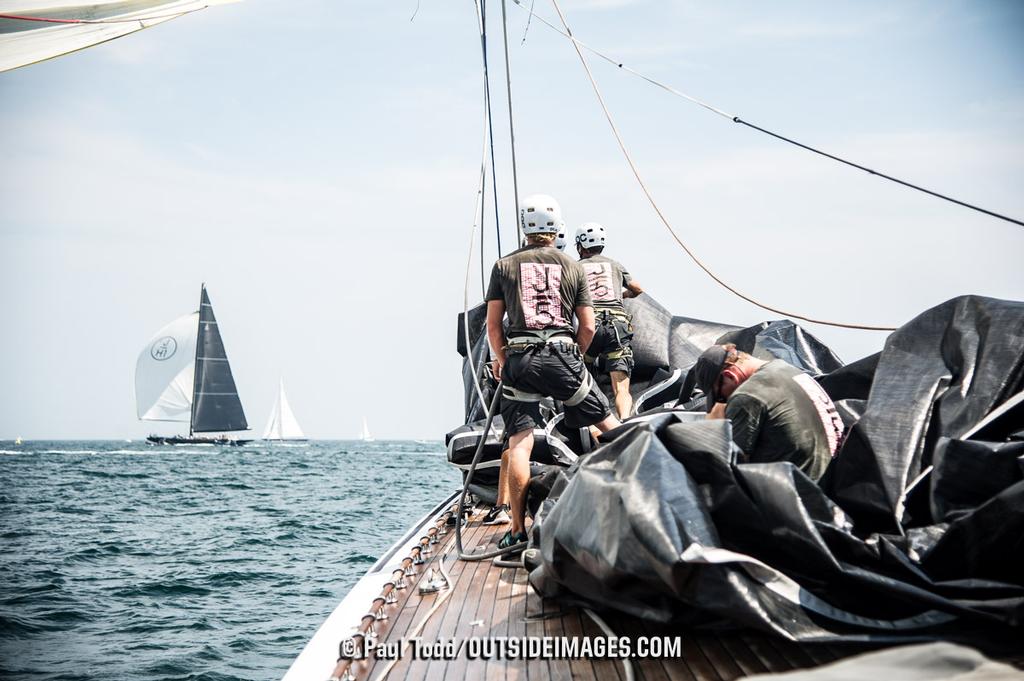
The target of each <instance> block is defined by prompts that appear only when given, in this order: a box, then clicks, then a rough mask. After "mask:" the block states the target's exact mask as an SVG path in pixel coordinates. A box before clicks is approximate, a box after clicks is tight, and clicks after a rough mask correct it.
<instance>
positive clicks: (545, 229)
mask: <svg viewBox="0 0 1024 681" xmlns="http://www.w3.org/2000/svg"><path fill="white" fill-rule="evenodd" d="M519 224H520V225H522V227H523V234H554V233H556V232H558V226H559V225H560V224H562V209H561V208H560V207H559V206H558V201H555V200H554V199H553V198H551V197H550V196H548V195H547V194H533V195H532V196H527V197H526V198H525V199H523V200H522V202H520V204H519Z"/></svg>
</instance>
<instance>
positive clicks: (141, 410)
mask: <svg viewBox="0 0 1024 681" xmlns="http://www.w3.org/2000/svg"><path fill="white" fill-rule="evenodd" d="M198 335H199V313H198V312H193V313H192V314H187V315H185V316H183V317H179V318H178V319H175V320H174V321H173V322H171V323H170V324H168V325H167V326H165V327H164V328H162V329H160V330H159V331H157V332H156V335H155V336H153V338H151V339H150V341H149V342H148V343H146V347H144V348H143V349H142V352H140V353H139V359H138V360H137V361H136V362H135V409H136V411H137V412H138V415H139V418H140V419H142V420H143V421H184V422H185V423H188V422H189V421H190V420H191V418H192V392H193V387H192V386H193V383H194V382H195V371H196V338H197V337H198Z"/></svg>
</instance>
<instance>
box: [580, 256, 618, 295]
mask: <svg viewBox="0 0 1024 681" xmlns="http://www.w3.org/2000/svg"><path fill="white" fill-rule="evenodd" d="M583 271H584V272H586V273H587V286H588V287H590V297H591V298H593V299H594V302H595V303H610V302H612V301H614V300H615V299H616V298H615V285H614V284H613V283H612V264H611V263H609V262H585V263H583Z"/></svg>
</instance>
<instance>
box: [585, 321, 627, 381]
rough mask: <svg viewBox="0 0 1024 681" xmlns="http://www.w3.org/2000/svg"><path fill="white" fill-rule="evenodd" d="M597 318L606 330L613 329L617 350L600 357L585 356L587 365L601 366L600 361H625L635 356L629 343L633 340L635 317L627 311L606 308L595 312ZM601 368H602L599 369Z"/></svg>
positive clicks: (604, 353) (602, 354)
mask: <svg viewBox="0 0 1024 681" xmlns="http://www.w3.org/2000/svg"><path fill="white" fill-rule="evenodd" d="M595 317H596V321H597V323H598V324H600V325H601V326H602V327H605V328H611V330H612V332H613V333H614V334H615V349H614V350H612V351H611V352H603V353H601V354H600V355H584V356H583V361H584V362H586V363H587V364H594V363H595V362H597V363H598V365H600V362H599V361H598V360H600V359H605V360H609V359H623V358H630V357H632V356H633V348H631V347H630V346H629V345H627V343H629V341H631V340H632V339H633V317H632V316H631V315H630V314H629V313H628V312H626V311H625V310H620V309H619V308H605V309H602V310H595ZM599 368H600V367H599Z"/></svg>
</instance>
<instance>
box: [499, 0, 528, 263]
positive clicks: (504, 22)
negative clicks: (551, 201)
mask: <svg viewBox="0 0 1024 681" xmlns="http://www.w3.org/2000/svg"><path fill="white" fill-rule="evenodd" d="M501 33H502V36H503V37H504V39H505V86H506V88H507V90H508V134H509V138H510V140H511V146H512V191H513V192H514V194H515V197H516V205H515V211H516V234H517V235H518V236H517V238H516V248H518V247H519V244H520V243H521V242H522V240H523V228H522V225H520V224H519V173H518V172H517V171H516V131H515V126H514V125H513V124H512V121H513V117H512V65H511V63H510V62H509V57H508V16H507V15H506V13H505V0H501Z"/></svg>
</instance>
